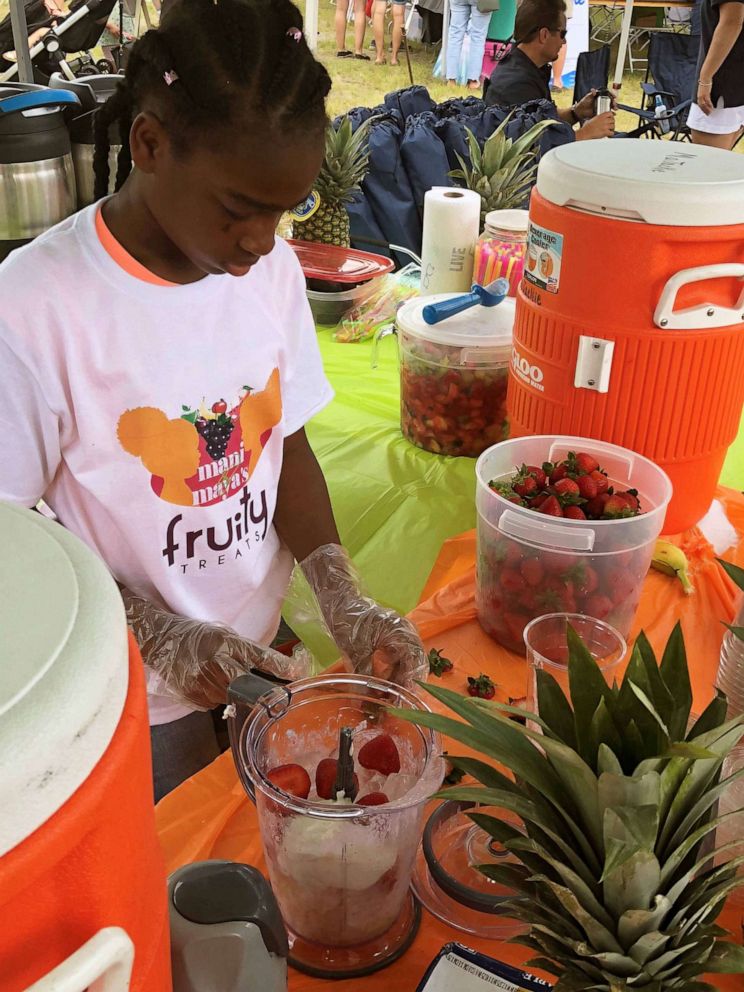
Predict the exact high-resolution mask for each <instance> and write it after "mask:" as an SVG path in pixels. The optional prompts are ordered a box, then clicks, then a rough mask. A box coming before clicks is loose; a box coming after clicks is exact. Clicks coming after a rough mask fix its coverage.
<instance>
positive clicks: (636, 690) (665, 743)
mask: <svg viewBox="0 0 744 992" xmlns="http://www.w3.org/2000/svg"><path fill="white" fill-rule="evenodd" d="M630 689H631V692H632V693H633V694H634V695H635V697H636V698H637V699H639V700H640V701H641V704H642V706H644V707H645V709H646V710H647V712H648V713H650V714H651V716H652V717H653V719H654V720H655V721H656V723H657V724H658V726H659V729H660V730H661V733H662V735H663V740H662V748H663V750H666V749H667V748H668V747H669V744H670V742H671V735H670V733H669V728H668V727H667V725H666V724H665V723H664V721H663V720H662V719H661V717H660V716H659V714H658V713H657V712H656V710H655V709H654V704H653V703H652V702H651V700H650V699H649V698H648V696H647V695H646V693H645V692H644V691H643V689H641V688H640V686H637V685H636V684H635V682H631V683H630ZM662 748H660V750H661V749H662Z"/></svg>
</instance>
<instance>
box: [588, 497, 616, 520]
mask: <svg viewBox="0 0 744 992" xmlns="http://www.w3.org/2000/svg"><path fill="white" fill-rule="evenodd" d="M609 498H610V497H609V494H608V493H599V495H597V496H595V497H594V499H590V500H589V502H588V503H585V504H584V513H585V514H586V515H587V517H588V519H589V520H599V518H600V517H601V516H602V513H603V512H604V508H605V503H606V502H607V500H608V499H609Z"/></svg>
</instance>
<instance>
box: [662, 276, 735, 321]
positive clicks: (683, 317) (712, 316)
mask: <svg viewBox="0 0 744 992" xmlns="http://www.w3.org/2000/svg"><path fill="white" fill-rule="evenodd" d="M726 278H734V279H742V280H744V265H740V264H738V263H736V262H731V263H725V264H722V265H699V266H697V267H696V268H694V269H682V270H681V271H680V272H677V273H676V274H675V275H673V276H672V277H671V278H670V279H667V283H666V285H665V286H664V289H663V290H662V292H661V296H660V297H659V302H658V304H657V306H656V310H655V311H654V323H655V324H656V326H657V327H662V328H663V329H664V330H666V331H698V330H701V329H705V328H708V327H731V325H732V324H741V323H742V321H744V289H742V292H741V296H740V297H739V300H738V302H737V304H736V306H735V307H733V308H732V307H722V306H719V305H718V304H717V303H701V304H700V305H699V306H695V307H687V308H686V309H684V310H675V309H674V303H675V301H676V299H677V293H678V292H679V291H680V289H681V288H682V287H683V286H687V285H689V284H690V283H692V282H703V281H704V280H708V279H726Z"/></svg>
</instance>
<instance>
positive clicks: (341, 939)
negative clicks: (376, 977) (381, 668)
mask: <svg viewBox="0 0 744 992" xmlns="http://www.w3.org/2000/svg"><path fill="white" fill-rule="evenodd" d="M267 685H271V683H270V682H269V681H268V680H264V679H262V678H260V677H258V676H257V675H256V674H255V673H251V674H248V675H243V676H241V677H240V678H238V679H236V680H235V681H234V682H233V683H232V685H231V686H230V692H229V697H230V702H231V703H232V706H231V707H230V709H229V710H228V713H229V714H231V715H229V729H230V740H231V744H232V749H233V756H234V759H235V764H236V766H237V770H238V774H239V776H240V778H241V780H242V783H243V785H244V787H245V789H246V791H247V792H248V794H249V795H250V797H251V799H253V801H254V802H255V804H256V808H257V811H258V821H259V826H260V830H261V839H262V842H263V847H264V852H265V856H266V864H267V867H268V872H269V877H270V879H271V885H272V888H273V891H274V894H275V896H276V900H277V902H278V904H279V908H280V911H281V914H282V917H283V919H284V923H285V926H286V928H287V932H288V936H289V947H290V957H289V960H290V964H292V965H294V967H295V968H298V969H299V970H300V971H304V972H306V973H309V974H314V975H317V976H321V977H326V978H330V977H351V976H354V975H364V974H369V973H371V972H373V971H376V970H378V969H379V968H383V967H385V966H386V965H388V964H390V963H392V961H394V960H396V959H397V958H398V957H400V955H401V954H403V953H404V952H405V950H406V949H407V948H408V946H409V945H410V943H411V941H412V940H413V938H414V936H415V934H416V931H417V929H418V923H419V918H420V909H419V906H418V904H417V902H416V901H415V899H414V897H413V895H412V893H411V889H410V882H411V875H412V872H413V867H414V863H415V858H416V852H417V849H418V845H419V841H420V839H421V831H422V818H423V813H424V807H425V804H426V802H427V800H428V799H430V797H431V796H432V794H433V793H434V792H436V790H437V789H438V788H439V786H440V785H441V782H442V778H443V775H444V762H443V760H442V757H441V744H440V740H439V736H438V735H437V734H436V733H434V732H433V731H431V730H428V729H426V728H423V727H417V726H414V725H413V724H411V723H408V722H406V721H404V720H402V719H399V718H397V717H396V716H395V715H394V713H391V712H390V708H393V709H394V708H396V707H398V708H413V709H427V707H426V706H425V705H424V704H423V703H422V702H421V700H420V699H419V698H418V697H417V696H416V695H415V694H414V693H413V692H411V691H410V690H408V689H404V688H401V687H400V686H397V685H393V684H392V683H390V682H384V681H382V680H380V679H375V678H372V677H369V676H362V675H353V674H347V673H339V674H337V675H324V676H320V677H314V678H306V679H302V680H301V681H298V682H293V683H291V684H289V685H277V684H273V688H269V690H268V691H266V687H267ZM345 729H350V730H351V740H352V757H353V758H354V772H355V774H356V775H357V776H358V791H356V793H355V798H359V797H360V796H364V795H365V794H368V793H371V792H377V793H380V792H382V793H384V794H385V796H386V797H387V799H388V800H389V801H388V802H384V803H383V805H374V806H362V805H358V804H356V803H354V802H352V801H351V800H350V799H349V798H344V797H343V795H342V797H341V798H340V799H335V800H324V799H322V798H320V797H319V796H318V793H317V789H316V785H315V772H316V768H317V766H318V763H319V762H320V761H322V759H324V758H338V756H339V740H340V734H341V731H342V730H345ZM383 734H384V735H386V736H389V737H392V739H393V741H394V742H395V746H396V748H397V752H398V755H399V759H400V771H398V772H396V773H394V774H387V775H385V774H383V773H382V772H380V771H375V770H370V769H368V768H364V767H362V765H361V764H360V763H359V761H358V758H357V756H358V755H359V752H360V750H361V748H362V747H363V746H364V744H366V743H368V742H370V741H372V740H373V739H375V738H376V737H378V736H379V735H383ZM287 764H298V765H301V766H302V767H303V768H304V769H305V770H306V771H307V773H308V775H309V778H310V782H311V787H310V793H309V795H308V797H307V799H302V798H298V797H297V796H295V795H289V794H287V793H286V792H284V791H282V790H281V789H279V788H277V787H276V786H275V785H274V784H272V782H271V781H270V780H269V778H268V775H269V774H270V773H271V771H272V769H276V768H277V767H279V766H282V765H287ZM355 785H357V783H356V782H355Z"/></svg>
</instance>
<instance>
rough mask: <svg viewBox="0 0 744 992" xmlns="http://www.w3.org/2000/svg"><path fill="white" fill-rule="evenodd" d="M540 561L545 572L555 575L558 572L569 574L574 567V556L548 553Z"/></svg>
mask: <svg viewBox="0 0 744 992" xmlns="http://www.w3.org/2000/svg"><path fill="white" fill-rule="evenodd" d="M541 561H542V563H543V565H544V566H545V571H546V572H549V573H550V574H551V575H555V574H557V573H559V572H569V571H570V570H571V569H572V568H573V567H574V566H575V565H576V555H569V554H564V553H562V552H560V551H549V552H546V553H545V554H544V555H543V556H542V559H541Z"/></svg>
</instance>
